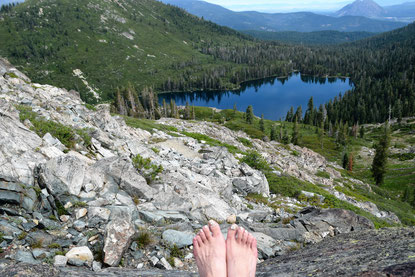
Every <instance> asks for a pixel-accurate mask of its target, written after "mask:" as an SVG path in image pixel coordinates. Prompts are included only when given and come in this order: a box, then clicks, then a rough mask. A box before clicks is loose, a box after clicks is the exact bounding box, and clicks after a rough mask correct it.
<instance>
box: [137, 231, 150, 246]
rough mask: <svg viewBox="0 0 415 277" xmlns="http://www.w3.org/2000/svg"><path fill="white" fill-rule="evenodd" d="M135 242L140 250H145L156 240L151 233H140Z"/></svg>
mask: <svg viewBox="0 0 415 277" xmlns="http://www.w3.org/2000/svg"><path fill="white" fill-rule="evenodd" d="M135 242H136V243H137V245H138V247H139V248H140V249H145V248H147V247H148V246H150V245H151V244H152V243H153V242H154V240H153V238H152V236H151V234H150V233H149V232H147V231H140V233H139V234H138V235H137V237H136V239H135Z"/></svg>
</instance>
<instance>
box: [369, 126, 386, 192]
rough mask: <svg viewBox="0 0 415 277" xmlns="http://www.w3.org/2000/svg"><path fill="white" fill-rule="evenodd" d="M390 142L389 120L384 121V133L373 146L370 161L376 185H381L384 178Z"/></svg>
mask: <svg viewBox="0 0 415 277" xmlns="http://www.w3.org/2000/svg"><path fill="white" fill-rule="evenodd" d="M389 144H390V129H389V122H386V123H385V129H384V133H383V135H382V136H381V138H380V140H379V142H378V144H377V145H376V147H375V151H376V153H375V158H374V159H373V163H372V169H371V171H372V174H373V178H374V179H375V182H376V185H382V184H383V182H384V178H385V173H386V166H387V162H388V154H389Z"/></svg>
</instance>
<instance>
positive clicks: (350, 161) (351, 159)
mask: <svg viewBox="0 0 415 277" xmlns="http://www.w3.org/2000/svg"><path fill="white" fill-rule="evenodd" d="M347 170H348V171H350V172H352V171H353V154H350V155H349V163H348V164H347Z"/></svg>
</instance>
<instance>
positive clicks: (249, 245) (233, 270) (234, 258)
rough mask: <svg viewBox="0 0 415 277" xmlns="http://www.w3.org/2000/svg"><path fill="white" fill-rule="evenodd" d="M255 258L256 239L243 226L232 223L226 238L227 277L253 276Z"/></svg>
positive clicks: (256, 252)
mask: <svg viewBox="0 0 415 277" xmlns="http://www.w3.org/2000/svg"><path fill="white" fill-rule="evenodd" d="M257 259H258V250H257V244H256V239H255V238H254V237H253V236H252V235H251V234H249V233H248V232H247V231H246V230H245V229H244V228H242V227H239V228H238V226H237V225H235V224H233V225H232V226H231V228H229V230H228V238H227V239H226V262H227V266H228V267H227V268H228V277H254V276H255V272H256V264H257Z"/></svg>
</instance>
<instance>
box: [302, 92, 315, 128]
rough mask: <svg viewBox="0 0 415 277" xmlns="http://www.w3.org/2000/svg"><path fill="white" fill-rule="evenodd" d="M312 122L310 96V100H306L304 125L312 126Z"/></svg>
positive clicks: (312, 103)
mask: <svg viewBox="0 0 415 277" xmlns="http://www.w3.org/2000/svg"><path fill="white" fill-rule="evenodd" d="M313 121H314V100H313V96H311V97H310V100H308V104H307V110H306V112H305V116H304V123H305V124H309V125H313Z"/></svg>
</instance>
